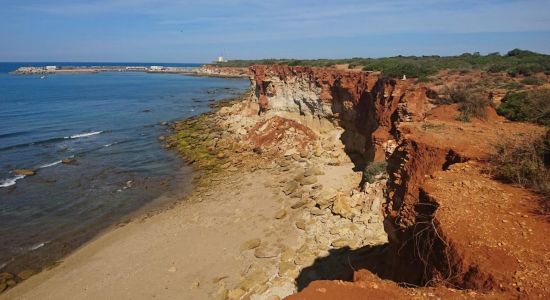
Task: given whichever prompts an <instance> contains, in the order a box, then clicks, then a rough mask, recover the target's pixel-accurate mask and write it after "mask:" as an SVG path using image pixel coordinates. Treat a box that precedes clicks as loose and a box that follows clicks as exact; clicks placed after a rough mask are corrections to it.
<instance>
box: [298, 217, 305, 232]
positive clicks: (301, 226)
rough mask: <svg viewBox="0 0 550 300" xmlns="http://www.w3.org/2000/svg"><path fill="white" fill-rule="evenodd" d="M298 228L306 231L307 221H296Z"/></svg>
mask: <svg viewBox="0 0 550 300" xmlns="http://www.w3.org/2000/svg"><path fill="white" fill-rule="evenodd" d="M296 227H297V228H298V229H302V230H306V221H305V220H303V219H300V220H298V221H296Z"/></svg>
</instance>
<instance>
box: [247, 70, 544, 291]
mask: <svg viewBox="0 0 550 300" xmlns="http://www.w3.org/2000/svg"><path fill="white" fill-rule="evenodd" d="M251 73H252V85H253V90H254V97H253V98H254V99H253V100H254V101H255V102H256V103H257V105H258V113H259V114H266V115H270V114H277V115H283V116H284V115H285V114H287V113H288V114H289V115H298V114H299V115H300V116H302V119H301V122H302V123H304V124H308V122H310V121H307V120H311V119H319V120H329V121H330V122H332V123H333V124H335V125H337V126H340V127H342V128H343V130H344V131H343V133H342V135H341V137H340V139H341V140H342V142H343V144H344V145H345V147H346V152H347V153H348V155H349V156H350V157H352V156H353V155H359V156H360V157H361V159H362V162H363V164H367V163H369V162H372V161H379V160H383V159H388V169H387V171H388V173H389V176H390V177H389V180H388V183H387V187H386V203H385V204H384V209H383V214H384V217H385V227H386V232H387V233H388V236H389V241H390V242H389V244H388V245H387V247H385V249H384V251H383V252H384V254H383V255H382V256H380V255H379V253H378V254H377V257H376V259H378V260H379V261H378V262H373V261H372V260H373V258H372V256H369V254H366V255H365V267H366V269H363V270H356V272H355V276H354V278H355V281H356V283H357V284H355V285H354V284H351V285H349V284H344V285H342V284H332V283H328V282H327V283H326V284H323V283H315V284H312V285H311V287H310V288H306V290H304V291H303V292H302V293H301V294H298V295H296V296H294V297H292V298H295V299H302V297H303V298H306V296H307V297H312V296H314V297H318V298H319V299H332V298H331V297H325V296H323V295H328V294H330V295H337V294H338V292H335V291H338V290H340V291H342V292H343V294H345V295H348V296H350V295H355V296H359V295H362V296H365V295H371V296H376V295H379V294H380V291H377V292H376V293H375V292H373V288H374V289H376V287H377V286H381V287H384V288H388V289H392V291H391V292H388V293H387V295H393V296H402V297H406V296H411V295H417V292H416V291H413V290H404V289H400V288H399V287H398V286H396V285H392V284H387V283H385V282H384V281H382V280H381V279H380V278H384V279H390V280H392V281H394V282H397V283H402V284H408V285H412V286H428V288H424V289H428V290H429V293H431V294H432V293H435V294H436V295H440V296H449V290H447V288H453V289H470V290H475V291H477V292H481V293H483V294H476V293H477V292H474V293H473V294H472V293H465V294H462V295H463V296H467V297H468V296H474V297H479V296H483V297H495V296H496V295H508V296H510V297H525V296H526V295H548V294H549V293H550V292H549V291H548V289H547V288H545V287H544V284H545V283H547V282H548V278H542V277H539V278H537V279H536V280H534V281H533V282H531V283H530V284H527V283H526V282H525V280H524V279H525V277H522V278H523V279H522V280H523V281H521V280H518V277H517V274H524V273H525V272H527V273H529V272H530V273H533V274H535V273H537V272H538V273H540V272H541V271H542V268H543V267H542V266H543V265H544V263H542V262H540V261H539V260H538V259H537V256H538V255H543V256H544V255H545V253H548V250H549V245H548V243H543V244H542V245H541V244H536V242H534V241H533V237H534V236H533V235H536V236H538V235H540V234H542V233H545V232H548V231H549V229H550V228H549V226H548V224H547V222H545V221H544V217H537V216H536V215H534V214H533V213H532V211H533V210H535V208H534V207H535V206H536V205H537V204H536V203H537V201H538V200H537V199H538V198H540V197H539V196H537V195H535V194H532V193H529V192H527V191H525V190H523V189H521V188H518V187H509V186H505V185H503V184H502V183H499V182H496V181H494V180H493V179H491V177H490V175H488V174H487V171H484V170H487V169H488V168H489V166H488V164H487V157H488V154H489V153H491V151H492V147H493V146H494V145H495V144H496V143H497V142H498V141H499V140H500V139H502V138H504V137H508V138H513V137H518V136H524V135H537V134H541V133H542V132H543V129H541V128H539V127H537V126H534V125H528V124H512V123H506V122H503V120H502V119H499V118H498V117H491V118H490V119H489V120H486V121H481V120H473V121H472V122H471V123H461V122H459V121H457V120H456V115H457V114H458V113H457V111H456V107H454V106H446V107H443V108H442V109H440V108H439V107H436V108H435V109H434V106H435V105H432V104H430V102H431V101H430V97H437V93H436V92H435V91H434V90H433V89H430V88H428V87H426V86H424V85H421V84H416V83H415V82H414V81H411V80H394V79H390V78H384V77H382V76H380V75H379V74H377V73H369V72H360V71H354V70H336V69H321V68H308V67H288V66H278V65H276V66H254V67H252V68H251ZM432 109H433V110H432ZM489 115H490V116H495V114H494V111H491V112H489ZM352 159H353V158H352ZM460 170H469V171H468V172H462V173H461V171H460ZM457 174H462V176H465V174H468V175H467V177H460V175H458V176H457ZM449 178H452V180H451V179H449ZM472 181H473V182H476V185H474V186H472V185H471V184H470V182H472ZM481 182H483V184H485V185H486V186H488V187H490V188H489V190H484V189H483V187H482V186H481ZM471 191H473V192H471ZM485 193H490V195H492V196H491V197H494V198H492V199H491V201H494V203H492V204H494V205H497V207H498V208H499V209H491V208H490V205H491V204H490V203H487V201H490V200H489V199H487V197H486V194H485ZM510 195H521V197H519V198H518V199H516V202H515V203H514V202H511V201H510ZM456 201H461V202H460V203H456ZM505 207H507V208H509V209H513V210H512V211H507V210H506V209H502V208H505ZM459 208H460V209H459ZM510 214H512V215H515V214H517V215H521V216H524V217H525V218H529V219H530V220H531V221H532V223H531V225H525V224H527V223H521V222H520V221H518V220H517V219H516V220H515V221H514V222H516V223H517V224H523V227H522V226H520V225H517V226H500V227H502V228H500V230H501V232H499V234H498V236H499V238H498V239H497V240H499V239H500V242H498V241H495V239H494V238H492V236H494V235H495V228H499V226H498V225H500V224H499V222H503V223H504V224H508V222H509V221H508V220H507V218H508V215H510ZM473 220H476V221H478V222H480V224H479V225H478V226H480V230H477V231H476V230H471V226H470V225H471V224H470V222H472V221H473ZM495 223H496V224H495ZM529 226H534V227H537V228H538V230H537V231H534V230H533V229H532V228H530V227H529ZM518 228H520V231H521V232H520V233H519V234H521V235H522V237H521V238H519V239H518V238H517V236H518V232H517V231H518ZM528 229H531V230H530V231H529V230H528ZM502 232H507V234H508V235H509V236H510V237H506V235H502ZM529 232H530V233H529ZM541 238H542V236H541ZM512 240H513V242H511V241H512ZM519 240H521V242H518V241H519ZM508 243H511V244H514V247H515V248H514V247H506V245H507V244H508ZM522 243H523V244H522ZM473 245H476V246H475V247H474V246H473ZM474 248H475V249H476V251H479V252H475V253H474V252H473V249H474ZM501 248H507V251H511V253H513V254H510V255H504V254H503V253H502V250H501ZM523 249H537V250H536V251H533V252H529V251H527V252H526V251H523ZM537 251H538V252H537ZM537 253H538V254H537ZM369 257H370V258H369ZM369 259H371V261H368V260H369ZM500 260H505V261H507V262H508V264H507V267H506V268H502V267H501V266H499V264H500ZM514 260H515V261H514ZM527 261H530V262H527ZM534 261H537V263H535V262H534ZM367 269H368V270H371V271H372V272H375V273H376V274H378V275H379V276H380V277H376V276H374V277H373V276H370V275H366V273H365V272H367V273H369V274H370V272H369V271H367ZM425 291H426V290H422V289H419V291H418V293H419V294H420V295H422V293H424V294H423V295H425ZM382 294H384V293H382ZM300 295H302V296H300ZM455 296H456V295H455Z"/></svg>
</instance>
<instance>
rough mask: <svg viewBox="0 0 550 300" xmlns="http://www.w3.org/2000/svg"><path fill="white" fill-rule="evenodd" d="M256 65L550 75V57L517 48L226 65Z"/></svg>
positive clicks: (418, 74)
mask: <svg viewBox="0 0 550 300" xmlns="http://www.w3.org/2000/svg"><path fill="white" fill-rule="evenodd" d="M254 64H260V65H266V64H281V65H290V66H298V65H300V66H311V67H329V66H334V65H338V64H349V65H350V67H358V68H362V69H363V70H367V71H381V72H382V73H384V74H385V75H387V76H392V77H401V76H403V75H407V76H409V77H416V78H419V79H421V80H427V76H429V75H432V74H435V73H437V72H438V71H441V70H445V69H450V70H457V71H459V72H464V73H467V72H469V71H470V70H484V71H487V72H491V73H496V72H507V73H509V74H510V75H513V76H516V75H523V76H531V75H534V74H536V73H539V72H544V73H546V74H550V55H544V54H539V53H535V52H531V51H526V50H520V49H514V50H511V51H509V52H508V53H506V54H505V55H501V54H500V53H498V52H495V53H491V54H488V55H481V54H479V53H478V52H475V53H464V54H462V55H458V56H438V55H432V56H401V55H400V56H394V57H385V58H351V59H314V60H296V59H264V60H231V61H229V62H227V63H224V64H223V65H224V66H231V67H248V66H251V65H254Z"/></svg>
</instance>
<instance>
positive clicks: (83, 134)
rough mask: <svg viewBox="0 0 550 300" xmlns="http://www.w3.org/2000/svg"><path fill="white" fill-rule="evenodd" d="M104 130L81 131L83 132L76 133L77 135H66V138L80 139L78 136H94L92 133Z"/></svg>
mask: <svg viewBox="0 0 550 300" xmlns="http://www.w3.org/2000/svg"><path fill="white" fill-rule="evenodd" d="M102 132H103V131H93V132H86V133H81V134H75V135H71V136H66V137H65V138H66V139H78V138H82V137H88V136H92V135H97V134H100V133H102Z"/></svg>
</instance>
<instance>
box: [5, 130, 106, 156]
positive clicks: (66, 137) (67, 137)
mask: <svg viewBox="0 0 550 300" xmlns="http://www.w3.org/2000/svg"><path fill="white" fill-rule="evenodd" d="M103 132H104V131H93V132H85V133H79V134H74V135H70V136H65V137H56V138H50V139H45V140H41V141H36V142H31V143H24V144H17V145H12V146H8V147H3V148H0V151H4V150H12V149H18V148H22V147H28V146H33V145H42V144H49V143H54V142H59V141H64V140H68V139H78V138H83V137H89V136H93V135H97V134H101V133H103Z"/></svg>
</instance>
